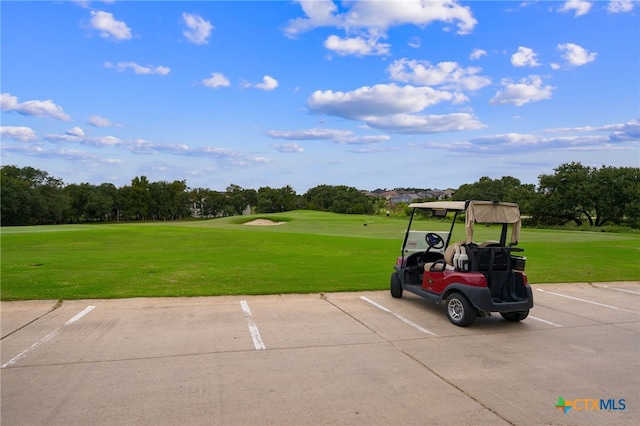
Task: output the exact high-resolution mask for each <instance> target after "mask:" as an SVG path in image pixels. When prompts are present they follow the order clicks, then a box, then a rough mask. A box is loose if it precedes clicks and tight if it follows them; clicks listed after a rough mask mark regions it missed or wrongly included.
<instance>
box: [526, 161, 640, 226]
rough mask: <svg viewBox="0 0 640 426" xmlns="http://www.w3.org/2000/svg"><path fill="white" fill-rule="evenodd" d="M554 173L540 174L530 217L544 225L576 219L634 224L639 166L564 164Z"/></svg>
mask: <svg viewBox="0 0 640 426" xmlns="http://www.w3.org/2000/svg"><path fill="white" fill-rule="evenodd" d="M554 170H555V173H554V174H553V175H541V176H540V183H539V187H538V192H539V193H540V196H539V197H538V198H537V199H536V203H535V205H534V212H533V219H534V221H535V222H538V223H542V224H546V225H557V224H565V223H567V222H571V221H573V222H575V223H576V224H577V225H582V224H583V223H584V222H585V221H586V222H587V223H588V224H589V225H590V226H602V225H605V224H607V223H610V222H612V223H618V224H619V223H623V222H624V221H627V222H629V224H631V225H632V226H637V224H638V222H639V221H640V220H639V210H640V208H638V205H640V168H637V167H622V168H616V167H607V166H602V168H600V169H596V168H593V167H586V166H583V165H582V164H581V163H575V162H573V163H565V164H562V165H561V166H559V167H558V168H556V169H554Z"/></svg>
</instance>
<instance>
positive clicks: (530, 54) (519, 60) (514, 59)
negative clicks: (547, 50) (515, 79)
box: [511, 46, 540, 67]
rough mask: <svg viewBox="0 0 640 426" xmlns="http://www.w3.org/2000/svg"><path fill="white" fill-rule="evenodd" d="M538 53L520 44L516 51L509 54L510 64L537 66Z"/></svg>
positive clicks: (515, 65)
mask: <svg viewBox="0 0 640 426" xmlns="http://www.w3.org/2000/svg"><path fill="white" fill-rule="evenodd" d="M537 57H538V55H537V54H536V53H535V52H534V51H533V49H531V48H529V47H524V46H520V47H518V51H517V52H516V53H514V54H513V55H511V64H512V65H513V66H514V67H538V66H540V63H539V62H538V59H537Z"/></svg>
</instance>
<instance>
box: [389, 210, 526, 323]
mask: <svg viewBox="0 0 640 426" xmlns="http://www.w3.org/2000/svg"><path fill="white" fill-rule="evenodd" d="M409 207H410V208H411V209H412V211H411V218H410V219H409V226H408V227H407V231H406V233H405V237H404V241H403V243H402V255H401V256H400V257H398V259H397V261H396V264H395V266H394V269H395V272H393V273H392V274H391V295H392V296H393V297H402V292H403V290H406V291H409V292H411V293H414V294H417V295H418V296H421V297H424V298H425V299H428V300H431V301H433V302H436V303H441V302H442V301H445V304H446V311H447V316H448V317H449V320H450V321H451V322H452V323H453V324H455V325H458V326H461V327H465V326H468V325H470V324H472V323H473V322H474V321H475V319H476V317H477V316H489V315H490V313H491V312H499V313H500V315H502V317H503V318H504V319H506V320H508V321H514V322H517V321H522V320H523V319H525V318H526V317H527V315H529V309H530V308H532V307H533V294H532V292H531V287H530V286H529V283H528V281H527V276H526V275H525V273H524V267H525V262H526V258H525V257H523V256H520V255H518V254H516V253H519V252H522V251H524V250H523V249H521V248H517V247H515V246H516V245H517V243H518V236H519V233H520V226H521V221H520V209H519V207H518V205H517V204H514V203H501V202H497V201H435V202H425V203H413V204H410V205H409ZM418 212H422V213H424V214H426V215H431V216H433V217H436V218H442V219H445V218H447V217H448V214H449V213H453V222H452V223H451V228H450V229H449V232H427V231H416V230H412V228H411V227H412V224H414V223H418V222H419V221H417V220H414V219H417V214H418ZM462 214H464V223H465V231H466V232H465V238H464V239H462V240H459V241H457V242H452V241H451V239H452V235H453V231H454V226H455V224H456V220H457V219H458V217H459V216H460V215H462ZM476 223H479V224H486V225H487V227H490V228H494V227H495V226H496V225H497V227H498V228H499V240H489V241H483V242H475V241H474V240H473V231H474V224H476ZM509 228H511V234H510V237H509V241H508V242H507V233H508V229H509ZM497 231H498V230H496V233H497ZM482 233H483V234H484V233H486V231H484V230H483V232H482Z"/></svg>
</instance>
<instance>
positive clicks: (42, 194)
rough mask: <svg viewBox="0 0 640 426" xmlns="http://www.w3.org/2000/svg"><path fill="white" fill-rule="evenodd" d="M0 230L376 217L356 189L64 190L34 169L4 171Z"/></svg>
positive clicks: (84, 186) (0, 172) (139, 186)
mask: <svg viewBox="0 0 640 426" xmlns="http://www.w3.org/2000/svg"><path fill="white" fill-rule="evenodd" d="M0 191H1V198H0V204H1V206H0V207H1V208H0V210H1V218H0V220H1V224H2V225H3V226H8V225H46V224H60V223H86V222H113V221H144V220H160V221H162V220H178V219H184V218H188V217H194V216H195V217H202V218H213V217H224V216H235V215H241V214H242V213H243V212H244V211H245V210H247V208H249V207H251V208H252V210H253V212H254V213H275V212H283V211H289V210H296V209H311V210H323V211H328V212H334V213H359V214H372V213H373V212H374V202H373V200H371V199H370V198H369V197H367V196H366V195H364V194H363V193H362V192H361V191H359V190H357V189H356V188H351V187H347V186H328V185H320V186H317V187H315V188H312V189H310V190H309V191H307V192H306V193H305V194H304V195H298V194H296V192H295V191H294V190H293V188H291V186H285V187H283V188H270V187H262V188H259V189H258V190H257V191H256V190H254V189H244V188H242V187H240V186H238V185H235V184H231V185H229V186H228V187H227V188H226V190H225V191H224V192H221V191H213V190H210V189H206V188H189V187H188V186H187V183H186V181H184V180H176V181H173V182H167V181H159V182H150V181H149V180H148V179H147V177H145V176H140V177H135V178H133V179H132V180H131V184H130V185H125V186H122V187H120V188H118V187H116V186H115V185H113V184H111V183H103V184H100V185H92V184H89V183H80V184H69V185H65V184H64V182H63V181H62V180H61V179H59V178H55V177H52V176H50V175H49V174H48V173H47V172H46V171H43V170H38V169H35V168H33V167H22V168H20V167H17V166H12V165H8V166H3V167H2V168H1V169H0Z"/></svg>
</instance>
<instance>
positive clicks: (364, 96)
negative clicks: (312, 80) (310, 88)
mask: <svg viewBox="0 0 640 426" xmlns="http://www.w3.org/2000/svg"><path fill="white" fill-rule="evenodd" d="M452 99H453V95H452V94H451V93H449V92H444V91H439V90H435V89H432V88H431V87H414V86H403V87H400V86H398V85H396V84H393V83H392V84H377V85H375V86H372V87H369V86H364V87H361V88H359V89H356V90H353V91H351V92H334V91H332V90H325V91H322V90H316V91H315V92H313V93H312V94H311V96H310V97H309V99H308V100H307V106H308V107H309V109H310V110H311V111H312V112H315V113H318V114H327V115H335V116H338V117H343V118H348V119H356V120H366V119H367V117H370V116H380V115H393V114H400V113H410V112H418V111H422V110H423V109H425V108H427V107H429V106H433V105H436V104H438V103H440V102H442V101H448V100H452Z"/></svg>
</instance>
